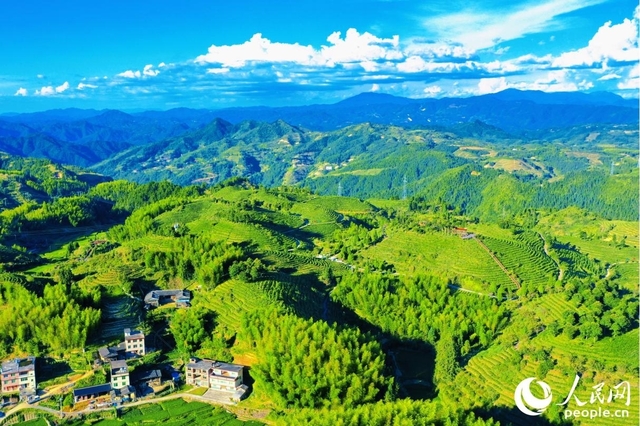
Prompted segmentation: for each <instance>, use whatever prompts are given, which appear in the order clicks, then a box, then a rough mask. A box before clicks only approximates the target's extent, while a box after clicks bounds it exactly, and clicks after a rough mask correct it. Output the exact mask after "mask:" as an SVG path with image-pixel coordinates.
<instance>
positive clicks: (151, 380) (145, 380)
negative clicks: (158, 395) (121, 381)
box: [131, 370, 162, 386]
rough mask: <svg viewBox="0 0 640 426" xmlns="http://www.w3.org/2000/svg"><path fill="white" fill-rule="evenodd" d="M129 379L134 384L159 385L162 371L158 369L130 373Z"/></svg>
mask: <svg viewBox="0 0 640 426" xmlns="http://www.w3.org/2000/svg"><path fill="white" fill-rule="evenodd" d="M131 381H132V382H133V383H136V384H146V385H149V386H160V385H161V384H162V372H161V371H160V370H148V371H142V372H139V373H138V372H136V373H133V374H132V375H131Z"/></svg>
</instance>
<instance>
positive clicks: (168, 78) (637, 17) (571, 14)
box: [0, 0, 640, 113]
mask: <svg viewBox="0 0 640 426" xmlns="http://www.w3.org/2000/svg"><path fill="white" fill-rule="evenodd" d="M12 3H13V4H7V5H3V6H2V8H0V10H1V11H2V13H0V39H1V40H3V41H5V43H2V44H0V46H1V47H0V54H1V55H2V56H1V57H2V60H1V63H2V66H0V113H4V112H29V111H37V110H44V109H53V108H68V107H77V108H97V109H102V108H117V109H125V110H135V109H138V110H139V109H160V110H165V109H170V108H175V107H192V108H224V107H233V106H251V105H267V106H282V105H303V104H313V103H333V102H337V101H340V100H342V99H345V98H347V97H350V96H353V95H355V94H358V93H361V92H367V91H373V92H381V93H389V94H393V95H397V96H405V97H412V98H422V97H437V98H439V97H463V96H472V95H478V94H485V93H494V92H498V91H501V90H504V89H507V88H515V89H520V90H541V91H545V92H562V91H566V92H572V91H583V92H590V91H610V92H613V93H616V94H618V95H621V96H623V97H626V98H637V97H638V89H639V88H640V65H639V61H640V49H639V48H638V24H639V22H640V6H638V5H637V2H632V1H630V0H582V1H577V0H544V1H533V2H532V1H522V0H518V1H516V2H512V3H511V4H510V5H509V6H504V3H503V2H500V1H497V0H492V1H482V2H480V1H471V2H470V1H465V2H462V1H457V0H454V1H447V2H445V1H442V0H439V1H436V2H430V3H429V4H428V5H424V4H423V5H421V4H415V2H411V1H406V0H349V1H346V2H345V1H341V2H338V1H337V0H329V1H327V2H323V5H322V7H318V6H317V5H313V4H312V3H311V2H297V3H295V2H278V3H277V4H276V3H273V4H272V3H269V4H265V3H264V2H259V1H255V0H254V1H247V0H245V1H239V2H234V3H233V4H231V3H227V2H205V1H201V0H198V1H194V2H190V3H189V6H188V7H183V6H179V5H178V3H176V2H171V1H159V2H155V3H154V6H153V7H149V6H148V5H143V4H137V3H135V4H131V3H130V2H125V1H123V0H114V1H112V2H110V3H109V7H108V8H105V7H102V6H100V5H96V4H86V3H84V2H80V1H78V0H69V1H65V2H64V4H57V3H42V2H39V1H35V0H25V1H23V2H20V3H17V2H12Z"/></svg>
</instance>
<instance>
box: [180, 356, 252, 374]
mask: <svg viewBox="0 0 640 426" xmlns="http://www.w3.org/2000/svg"><path fill="white" fill-rule="evenodd" d="M187 368H192V369H197V370H209V369H212V368H213V369H216V370H222V371H228V372H234V373H237V372H240V371H242V369H243V368H244V365H239V364H229V363H227V362H219V361H212V360H208V359H198V358H191V359H190V362H189V364H187Z"/></svg>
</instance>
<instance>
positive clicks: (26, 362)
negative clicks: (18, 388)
mask: <svg viewBox="0 0 640 426" xmlns="http://www.w3.org/2000/svg"><path fill="white" fill-rule="evenodd" d="M35 368H36V357H34V356H28V357H26V358H16V359H13V360H11V361H7V362H3V363H2V372H3V373H24V372H27V371H33V370H35Z"/></svg>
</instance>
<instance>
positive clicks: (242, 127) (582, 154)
mask: <svg viewBox="0 0 640 426" xmlns="http://www.w3.org/2000/svg"><path fill="white" fill-rule="evenodd" d="M637 135H638V131H637V129H633V128H631V127H624V126H620V127H610V126H595V125H590V126H587V127H585V128H584V129H575V128H574V129H573V130H571V131H569V130H565V131H558V132H547V133H546V134H544V135H542V134H536V133H534V134H532V135H531V137H520V138H518V137H514V136H511V135H509V134H506V133H505V132H503V131H501V130H500V129H497V128H495V127H493V126H490V125H487V124H485V123H482V122H478V121H476V122H471V123H465V124H461V125H457V126H455V127H452V128H451V129H449V130H447V129H442V128H440V129H405V128H402V127H397V126H388V125H379V124H371V123H364V124H358V125H353V126H348V127H345V128H343V129H340V130H335V131H331V132H316V131H309V130H306V129H304V128H300V127H296V126H292V125H289V124H287V123H285V122H284V121H282V120H278V121H276V122H273V123H261V122H255V121H245V122H241V123H239V124H237V125H232V124H231V123H229V122H226V121H224V120H220V119H216V120H215V121H214V122H212V123H211V124H210V125H208V126H206V127H204V128H202V129H200V130H196V131H193V132H190V133H187V134H185V135H183V136H180V137H177V138H172V139H167V140H165V141H162V142H157V143H154V144H149V145H144V146H140V147H133V148H131V149H129V150H126V151H124V152H122V153H120V154H117V155H115V156H113V157H111V158H109V159H107V160H105V161H103V162H101V163H99V164H97V165H96V166H95V167H94V169H95V170H96V171H98V172H100V173H103V174H107V175H110V176H112V177H114V178H117V179H131V180H134V181H137V182H150V181H154V180H164V179H168V180H170V181H172V182H175V183H178V184H182V185H184V184H191V183H207V184H215V183H217V182H221V181H223V180H225V179H228V178H231V177H246V178H248V179H250V181H251V182H253V183H255V184H261V185H266V186H278V185H283V184H285V185H299V186H303V187H307V188H310V189H312V190H313V191H315V192H318V193H320V194H337V193H338V192H339V191H340V193H341V194H342V195H348V196H355V197H359V198H369V197H375V196H384V197H401V196H403V194H404V193H406V194H407V195H415V196H423V195H424V196H428V197H430V198H431V197H435V196H440V197H442V199H443V200H447V202H448V203H450V204H451V205H453V206H455V207H457V208H459V209H461V211H464V212H465V213H467V214H476V215H479V216H481V217H489V216H492V217H497V216H499V215H505V214H507V215H512V214H516V213H517V212H518V210H519V209H520V208H542V207H544V208H564V207H568V206H569V205H572V204H575V205H578V206H580V207H584V208H590V209H593V210H594V211H597V212H598V213H599V214H602V215H605V216H606V217H610V218H616V217H617V218H624V219H631V218H633V217H635V216H634V215H635V212H636V210H637V209H636V207H635V204H633V203H634V202H635V200H637V194H635V195H634V194H633V193H632V192H628V191H626V190H625V189H624V188H628V186H627V185H617V184H616V182H622V181H623V180H625V179H633V177H634V176H637V172H638V169H637V167H636V166H635V161H636V160H637V150H636V149H635V148H633V146H634V144H635V143H636V142H637V137H638V136H637ZM538 137H540V138H543V137H544V138H546V140H539V139H537V138H538ZM565 141H566V142H565ZM611 163H613V164H614V173H613V175H612V174H611ZM405 178H406V180H407V182H406V183H403V181H404V179H405ZM533 182H536V183H537V185H532V183H533ZM339 188H340V189H339ZM498 188H503V189H504V191H502V190H497V189H498ZM570 188H572V190H570ZM589 188H590V189H589ZM583 190H584V191H583ZM621 191H622V192H621ZM625 191H626V192H625ZM506 194H509V196H507V195H506ZM576 197H577V198H576ZM563 200H564V201H563ZM616 200H624V201H623V202H619V201H616ZM559 203H560V204H559ZM562 203H564V204H562ZM616 206H617V207H616Z"/></svg>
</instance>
